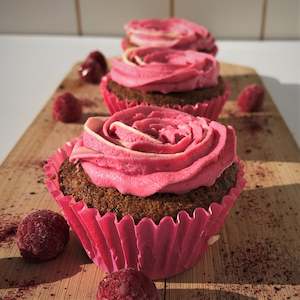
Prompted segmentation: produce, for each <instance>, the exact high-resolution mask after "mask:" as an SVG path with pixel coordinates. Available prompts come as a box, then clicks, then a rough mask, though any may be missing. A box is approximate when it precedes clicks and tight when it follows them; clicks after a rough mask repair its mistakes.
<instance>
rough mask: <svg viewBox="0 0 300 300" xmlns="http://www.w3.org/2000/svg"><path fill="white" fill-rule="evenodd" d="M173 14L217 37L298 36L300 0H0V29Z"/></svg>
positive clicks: (44, 28)
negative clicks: (197, 23)
mask: <svg viewBox="0 0 300 300" xmlns="http://www.w3.org/2000/svg"><path fill="white" fill-rule="evenodd" d="M264 8H265V9H264ZM171 15H175V16H178V17H184V18H187V19H190V20H193V21H196V22H199V23H201V24H203V25H205V26H207V27H208V28H209V29H210V30H211V31H212V33H213V34H214V35H215V36H216V37H217V38H225V39H226V38H228V39H236V38H238V39H241V38H242V39H260V38H266V39H273V38H275V39H286V38H293V39H299V38H300V0H0V33H46V34H84V35H122V34H123V25H124V23H126V22H127V21H128V20H130V19H133V18H137V19H138V18H150V17H157V18H164V17H169V16H171Z"/></svg>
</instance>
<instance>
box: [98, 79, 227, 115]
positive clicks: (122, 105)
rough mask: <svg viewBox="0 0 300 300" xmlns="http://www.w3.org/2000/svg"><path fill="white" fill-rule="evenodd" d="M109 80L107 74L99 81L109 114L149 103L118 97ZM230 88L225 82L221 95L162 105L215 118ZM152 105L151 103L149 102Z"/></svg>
mask: <svg viewBox="0 0 300 300" xmlns="http://www.w3.org/2000/svg"><path fill="white" fill-rule="evenodd" d="M109 80H110V77H109V75H108V76H105V77H103V78H102V80H101V83H100V92H101V95H102V97H103V100H104V103H105V105H106V107H107V108H108V110H109V112H110V113H111V114H114V113H115V112H117V111H120V110H124V109H126V108H130V107H133V106H137V105H150V104H149V103H147V102H138V101H133V100H130V101H129V100H128V99H120V98H118V97H117V96H116V95H115V94H114V93H112V92H111V91H110V90H109V89H108V81H109ZM229 95H230V89H229V86H228V84H226V87H225V92H224V93H223V95H221V96H218V97H214V98H212V99H209V100H208V101H204V102H199V103H197V104H194V105H192V104H186V105H179V104H177V105H164V107H169V108H173V109H177V110H180V111H183V112H186V113H189V114H191V115H193V116H199V117H206V118H208V119H210V120H216V119H217V118H218V116H219V115H220V113H221V111H222V108H223V106H224V104H225V102H226V100H227V99H228V98H229ZM151 105H153V104H151Z"/></svg>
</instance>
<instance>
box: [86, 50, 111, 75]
mask: <svg viewBox="0 0 300 300" xmlns="http://www.w3.org/2000/svg"><path fill="white" fill-rule="evenodd" d="M88 58H91V59H92V60H95V61H96V62H97V63H98V64H99V65H100V67H101V69H102V71H103V72H104V73H107V70H108V68H107V63H106V59H105V56H104V55H103V54H102V53H101V52H99V51H93V52H91V53H90V54H89V55H88Z"/></svg>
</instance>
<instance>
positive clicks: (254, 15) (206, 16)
mask: <svg viewBox="0 0 300 300" xmlns="http://www.w3.org/2000/svg"><path fill="white" fill-rule="evenodd" d="M262 8H263V0H226V1H220V0H184V1H182V0H175V11H174V12H175V16H178V17H183V18H187V19H190V20H192V21H195V22H197V23H200V24H203V25H205V26H206V27H207V28H208V29H209V30H210V31H212V32H213V34H214V35H215V36H216V37H217V38H245V37H247V38H251V39H258V38H259V37H260V31H261V20H262Z"/></svg>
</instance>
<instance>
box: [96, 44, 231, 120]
mask: <svg viewBox="0 0 300 300" xmlns="http://www.w3.org/2000/svg"><path fill="white" fill-rule="evenodd" d="M100 91H101V94H102V97H103V99H104V102H105V104H106V106H107V108H108V110H109V111H110V113H111V114H113V113H115V112H117V111H120V110H122V109H125V108H128V107H133V106H136V105H143V106H145V105H155V106H164V107H169V108H174V109H178V110H181V111H184V112H187V113H190V114H192V115H194V116H201V117H207V118H209V119H211V120H216V119H217V117H218V116H219V114H220V112H221V110H222V108H223V106H224V103H225V101H226V100H227V99H228V97H229V89H228V86H227V85H226V83H225V82H224V80H223V78H222V77H221V76H220V75H219V64H218V62H217V61H216V59H215V58H214V57H213V56H211V55H210V54H206V53H201V52H196V51H191V50H185V51H182V50H174V49H167V48H153V47H150V48H149V47H146V48H131V49H129V50H127V51H126V52H124V54H123V59H122V60H120V59H114V60H113V61H112V68H111V72H110V73H109V74H108V75H107V76H105V77H103V78H102V81H101V84H100Z"/></svg>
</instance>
